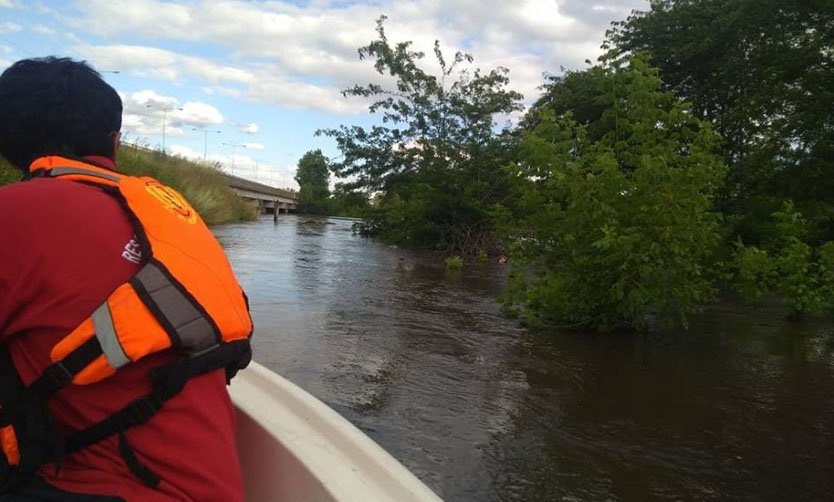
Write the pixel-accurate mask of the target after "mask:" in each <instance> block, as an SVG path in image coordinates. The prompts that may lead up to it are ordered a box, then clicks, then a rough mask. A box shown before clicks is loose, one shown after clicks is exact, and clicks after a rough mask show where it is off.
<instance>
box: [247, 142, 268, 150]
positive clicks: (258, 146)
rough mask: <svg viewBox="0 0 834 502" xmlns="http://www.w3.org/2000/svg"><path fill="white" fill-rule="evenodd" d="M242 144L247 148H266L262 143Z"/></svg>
mask: <svg viewBox="0 0 834 502" xmlns="http://www.w3.org/2000/svg"><path fill="white" fill-rule="evenodd" d="M243 146H245V147H246V148H248V149H249V150H266V147H265V146H264V145H263V144H262V143H244V144H243Z"/></svg>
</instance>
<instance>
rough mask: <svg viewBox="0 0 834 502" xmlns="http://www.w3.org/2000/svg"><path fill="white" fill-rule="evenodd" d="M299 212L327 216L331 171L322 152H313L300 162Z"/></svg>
mask: <svg viewBox="0 0 834 502" xmlns="http://www.w3.org/2000/svg"><path fill="white" fill-rule="evenodd" d="M295 181H296V183H298V187H299V190H298V210H299V212H301V213H305V214H327V213H328V212H329V200H328V199H329V198H330V170H329V168H328V160H327V157H325V156H324V154H323V153H321V150H311V151H309V152H307V153H305V154H304V155H303V156H302V157H301V159H300V160H299V161H298V169H297V171H296V173H295Z"/></svg>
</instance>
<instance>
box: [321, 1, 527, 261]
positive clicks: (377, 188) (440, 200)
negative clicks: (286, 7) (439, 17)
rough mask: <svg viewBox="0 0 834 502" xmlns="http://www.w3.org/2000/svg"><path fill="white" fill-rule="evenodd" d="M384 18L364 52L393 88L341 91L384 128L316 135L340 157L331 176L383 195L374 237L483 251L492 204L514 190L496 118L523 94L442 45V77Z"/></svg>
mask: <svg viewBox="0 0 834 502" xmlns="http://www.w3.org/2000/svg"><path fill="white" fill-rule="evenodd" d="M384 21H385V17H384V16H383V17H381V18H380V19H379V20H378V21H377V34H378V38H377V40H374V41H372V42H371V43H370V44H369V45H367V46H365V47H362V48H360V49H359V56H360V58H361V59H370V60H372V61H373V62H374V67H375V69H376V71H377V72H378V73H379V74H380V75H385V76H388V77H390V79H391V80H392V81H393V85H392V86H390V87H386V86H383V85H380V84H375V83H370V84H367V85H364V86H360V85H357V86H354V87H353V88H350V89H347V90H346V91H344V94H345V96H347V97H361V98H368V99H370V100H372V104H371V105H370V107H369V110H370V112H371V113H372V114H376V115H377V116H378V117H379V118H380V123H379V124H378V125H374V126H372V127H370V128H365V127H361V126H352V127H346V126H342V127H341V128H339V129H329V130H324V131H319V132H320V133H322V134H326V135H328V136H331V137H333V138H334V139H335V140H336V142H337V145H338V147H339V149H340V150H341V152H342V154H343V159H342V160H341V161H340V162H337V163H335V164H333V171H334V172H335V173H336V174H337V175H338V176H340V177H342V178H347V179H350V180H352V181H351V186H352V187H361V188H363V189H364V190H367V191H368V192H371V193H378V194H380V197H379V204H377V205H376V207H375V210H374V212H373V213H372V214H371V215H369V222H368V224H367V226H366V231H368V233H371V234H378V235H381V236H382V237H383V238H385V239H387V240H389V241H393V242H397V243H401V244H405V245H410V246H414V247H430V248H435V249H443V250H448V251H455V252H461V253H474V252H477V250H479V249H482V248H483V247H485V246H487V245H489V244H490V241H491V237H492V222H491V219H490V217H489V208H490V207H491V206H492V205H493V204H494V203H495V202H496V201H499V200H501V199H502V197H505V196H506V193H507V191H506V187H507V185H506V176H505V175H504V173H503V172H502V170H501V169H500V163H499V162H500V161H499V162H496V159H500V158H501V156H502V155H505V154H506V151H507V150H506V149H505V148H502V147H501V146H502V145H501V139H500V138H499V137H498V135H496V133H495V123H494V119H495V116H496V115H498V114H508V113H510V112H513V111H516V110H519V109H520V99H521V96H520V95H519V94H518V93H516V92H513V91H509V90H507V89H506V86H507V84H508V78H507V70H506V69H504V68H496V69H494V70H491V71H489V72H482V71H481V70H478V69H475V70H470V69H468V66H469V64H470V63H472V57H471V56H469V55H467V54H463V53H460V52H458V53H456V54H455V55H454V56H453V57H452V59H451V60H447V59H446V57H445V56H444V54H443V52H442V51H441V49H440V44H439V43H438V42H435V45H434V57H435V60H436V63H437V66H438V67H439V74H438V75H433V74H431V73H430V72H429V71H428V70H426V69H425V68H424V67H423V65H422V63H423V59H424V57H425V54H424V53H422V52H420V51H416V50H414V49H413V48H412V46H411V42H400V43H396V44H392V43H391V42H389V40H388V38H387V36H386V34H385V30H384V26H383V25H384Z"/></svg>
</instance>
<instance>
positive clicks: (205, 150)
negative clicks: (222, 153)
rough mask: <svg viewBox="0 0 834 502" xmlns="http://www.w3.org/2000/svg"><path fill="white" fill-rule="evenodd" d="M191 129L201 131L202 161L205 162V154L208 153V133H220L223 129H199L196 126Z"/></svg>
mask: <svg viewBox="0 0 834 502" xmlns="http://www.w3.org/2000/svg"><path fill="white" fill-rule="evenodd" d="M191 130H192V131H203V162H206V154H207V153H208V133H210V132H216V133H221V132H223V131H219V130H217V129H199V128H197V127H192V128H191Z"/></svg>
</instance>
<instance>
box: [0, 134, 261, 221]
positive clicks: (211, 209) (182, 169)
mask: <svg viewBox="0 0 834 502" xmlns="http://www.w3.org/2000/svg"><path fill="white" fill-rule="evenodd" d="M117 163H118V165H119V171H120V172H122V173H125V174H131V175H134V176H150V177H152V178H156V179H157V180H159V181H160V182H162V183H164V184H166V185H170V186H171V187H173V188H174V189H176V190H177V191H178V192H180V193H181V194H182V195H183V196H184V197H185V198H186V199H188V202H190V203H191V205H192V206H194V208H195V209H196V210H197V212H199V213H200V216H202V217H203V220H205V222H206V223H207V224H209V225H218V224H221V223H229V222H232V221H241V220H252V219H255V218H256V217H257V210H256V209H255V208H254V207H252V206H251V205H249V204H247V203H245V202H244V201H243V200H241V199H240V198H239V197H238V196H237V195H235V193H234V192H232V190H231V189H230V188H229V187H228V186H227V185H226V180H225V179H224V178H223V175H222V174H221V173H220V171H218V170H217V169H216V168H214V167H211V166H204V165H200V164H196V163H194V162H191V161H189V160H186V159H184V158H182V157H176V156H171V155H163V154H162V152H159V151H155V150H149V149H145V148H141V147H138V148H137V147H133V146H130V145H124V144H123V145H122V147H121V149H120V150H119V156H118V162H117ZM19 179H20V174H19V171H17V170H16V169H14V168H12V167H11V166H9V165H8V164H7V163H6V162H5V161H4V160H3V159H2V158H0V185H2V184H6V183H11V182H13V181H17V180H19Z"/></svg>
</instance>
